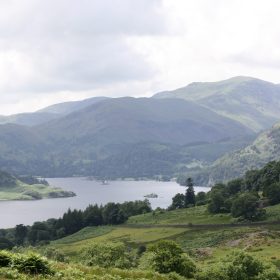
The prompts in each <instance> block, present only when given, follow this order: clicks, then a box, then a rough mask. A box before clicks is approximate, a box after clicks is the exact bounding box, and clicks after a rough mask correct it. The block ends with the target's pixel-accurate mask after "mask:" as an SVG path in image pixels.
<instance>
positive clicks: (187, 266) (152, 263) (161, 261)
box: [140, 240, 196, 278]
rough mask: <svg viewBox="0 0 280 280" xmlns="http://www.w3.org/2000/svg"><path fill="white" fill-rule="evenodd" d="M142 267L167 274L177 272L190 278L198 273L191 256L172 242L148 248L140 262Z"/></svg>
mask: <svg viewBox="0 0 280 280" xmlns="http://www.w3.org/2000/svg"><path fill="white" fill-rule="evenodd" d="M140 267H142V268H146V269H153V270H155V271H157V272H159V273H166V274H168V273H171V272H176V273H178V274H179V275H181V276H184V277H188V278H190V277H192V276H193V275H194V272H195V271H196V266H195V264H194V262H193V261H192V260H191V259H190V258H189V256H187V255H186V254H185V253H184V252H183V250H182V249H181V248H180V247H179V245H178V244H177V243H175V242H174V241H170V240H161V241H159V242H157V243H155V244H153V245H151V246H150V247H148V250H147V252H146V253H144V254H143V256H142V258H141V260H140Z"/></svg>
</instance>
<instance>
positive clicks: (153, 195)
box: [144, 193, 158, 198]
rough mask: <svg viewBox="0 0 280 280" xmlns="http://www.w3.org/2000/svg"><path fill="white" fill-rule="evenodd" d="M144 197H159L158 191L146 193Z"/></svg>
mask: <svg viewBox="0 0 280 280" xmlns="http://www.w3.org/2000/svg"><path fill="white" fill-rule="evenodd" d="M144 197H146V198H158V195H157V194H156V193H150V194H146V195H144Z"/></svg>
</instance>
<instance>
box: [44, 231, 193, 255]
mask: <svg viewBox="0 0 280 280" xmlns="http://www.w3.org/2000/svg"><path fill="white" fill-rule="evenodd" d="M187 230H188V229H183V228H140V229H139V228H126V227H110V226H103V227H88V228H86V229H84V230H81V231H79V232H77V233H75V234H73V235H71V236H69V237H66V238H63V239H60V240H57V241H53V242H51V244H50V245H49V246H51V247H54V248H55V249H58V250H60V251H61V252H63V253H64V254H66V255H67V256H70V257H72V258H74V259H75V258H76V257H77V256H78V255H79V253H80V252H81V251H82V250H83V249H84V248H87V246H88V245H89V244H91V243H92V242H102V243H106V242H108V241H110V242H112V241H113V242H118V241H120V242H124V243H126V244H128V245H129V246H132V247H137V246H138V245H139V244H147V243H150V242H155V241H157V240H160V239H165V238H175V237H176V236H178V235H180V234H182V233H184V232H186V231H187Z"/></svg>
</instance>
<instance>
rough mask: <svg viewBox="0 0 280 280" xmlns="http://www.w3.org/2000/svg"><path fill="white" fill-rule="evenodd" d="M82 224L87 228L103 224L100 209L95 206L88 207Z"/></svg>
mask: <svg viewBox="0 0 280 280" xmlns="http://www.w3.org/2000/svg"><path fill="white" fill-rule="evenodd" d="M84 222H85V224H86V225H88V226H99V225H102V224H103V217H102V208H100V207H98V205H97V204H95V205H89V206H88V207H87V208H86V210H85V211H84Z"/></svg>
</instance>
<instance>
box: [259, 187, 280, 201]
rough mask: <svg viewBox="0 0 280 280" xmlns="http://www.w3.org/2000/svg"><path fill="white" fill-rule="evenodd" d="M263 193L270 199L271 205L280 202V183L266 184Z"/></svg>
mask: <svg viewBox="0 0 280 280" xmlns="http://www.w3.org/2000/svg"><path fill="white" fill-rule="evenodd" d="M263 195H264V196H265V197H267V198H268V199H269V202H270V204H271V205H274V204H278V203H280V183H273V184H271V185H268V186H265V187H264V189H263Z"/></svg>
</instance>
